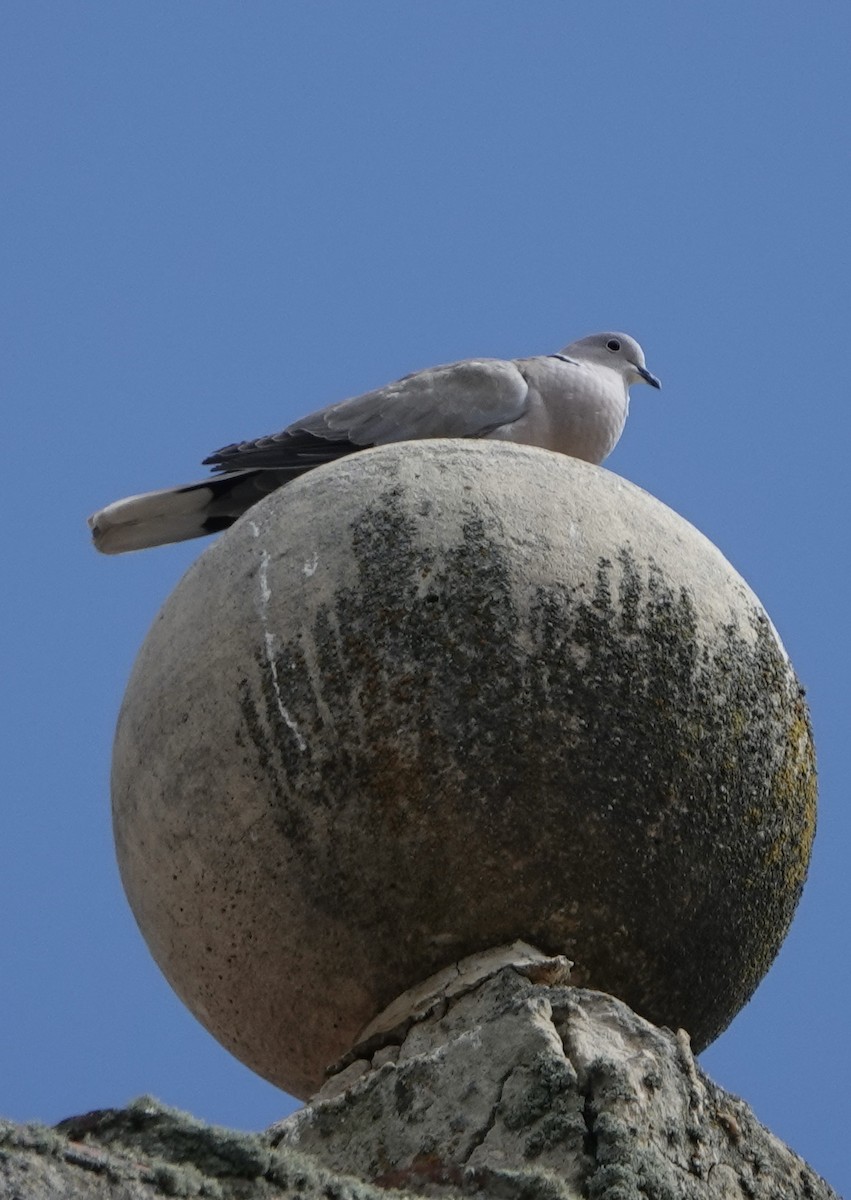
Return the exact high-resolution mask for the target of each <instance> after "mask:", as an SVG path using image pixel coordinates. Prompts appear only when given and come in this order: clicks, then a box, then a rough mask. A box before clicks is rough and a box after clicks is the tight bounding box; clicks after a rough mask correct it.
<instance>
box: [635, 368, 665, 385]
mask: <svg viewBox="0 0 851 1200" xmlns="http://www.w3.org/2000/svg"><path fill="white" fill-rule="evenodd" d="M635 369H636V371H637V372H638V374H639V375H640V376H641V378H642V379H643V380H644V382H645V383H649V384H650V386H651V387H655V388H660V387H661V386H662V384H661V383H660V382H659V380H658V379H657V378H656V376H655V375H651V374H650V372H649V371H648V370H647V368H646V367H636V368H635Z"/></svg>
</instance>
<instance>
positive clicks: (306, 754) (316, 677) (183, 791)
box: [112, 440, 815, 1119]
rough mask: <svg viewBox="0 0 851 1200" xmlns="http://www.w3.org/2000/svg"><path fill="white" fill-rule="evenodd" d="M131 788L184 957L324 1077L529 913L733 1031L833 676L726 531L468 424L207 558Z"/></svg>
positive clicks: (802, 810) (279, 1056) (711, 1024)
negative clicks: (816, 716)
mask: <svg viewBox="0 0 851 1200" xmlns="http://www.w3.org/2000/svg"><path fill="white" fill-rule="evenodd" d="M112 794H113V814H114V827H115V838H116V847H117V852H118V860H119V865H120V869H121V875H122V880H123V882H124V887H125V889H126V892H127V895H128V897H129V900H130V903H131V906H132V908H133V912H134V914H135V916H136V919H137V921H138V923H139V926H140V929H141V931H142V933H143V935H144V937H145V939H146V941H147V943H148V945H149V947H150V949H151V951H152V953H153V955H154V957H155V959H156V961H157V962H158V963H159V965H160V967H161V968H162V970H163V971H164V973H165V975H166V976H167V978H168V980H169V982H170V983H171V985H172V986H173V987H174V989H175V990H176V991H177V993H178V994H179V995H180V996H181V997H182V999H183V1000H184V1001H185V1002H186V1004H187V1005H188V1006H189V1007H190V1008H191V1009H192V1011H193V1012H194V1013H195V1015H196V1016H197V1017H198V1018H199V1020H201V1021H202V1022H203V1023H204V1025H205V1026H206V1027H207V1028H208V1029H209V1030H210V1031H211V1033H212V1034H213V1035H214V1036H215V1037H217V1038H218V1039H219V1040H220V1041H221V1042H222V1043H223V1044H224V1045H225V1046H227V1047H228V1048H229V1049H230V1050H231V1051H232V1052H233V1053H234V1054H235V1055H236V1056H237V1057H238V1058H240V1059H242V1061H243V1062H245V1063H246V1064H248V1065H249V1066H250V1067H252V1068H253V1069H254V1070H255V1071H257V1072H259V1073H260V1074H261V1075H264V1076H265V1077H266V1078H268V1079H270V1080H272V1081H273V1082H275V1083H277V1084H279V1085H280V1086H282V1087H284V1088H286V1089H287V1090H288V1091H290V1092H292V1093H294V1094H295V1095H298V1096H301V1097H305V1096H309V1095H312V1094H313V1093H314V1092H315V1091H316V1090H317V1089H318V1088H319V1087H320V1086H321V1084H322V1082H323V1079H324V1074H325V1069H326V1067H327V1066H328V1064H329V1063H333V1062H335V1061H337V1060H338V1059H340V1058H341V1057H342V1056H343V1055H344V1054H345V1053H346V1052H347V1051H348V1050H349V1049H350V1047H351V1046H352V1044H353V1042H354V1041H355V1040H356V1039H357V1037H358V1035H359V1032H360V1030H361V1029H362V1028H363V1027H364V1026H365V1025H366V1024H367V1023H368V1022H370V1021H371V1020H372V1019H373V1018H374V1017H375V1015H376V1013H378V1012H380V1011H381V1010H382V1009H384V1008H385V1007H386V1006H387V1005H388V1004H390V1003H391V1002H392V1001H393V1000H394V998H395V997H397V996H399V995H400V994H401V993H402V992H404V991H406V990H407V989H409V988H411V987H413V986H414V985H416V984H418V983H419V982H420V981H421V980H423V979H426V978H427V977H429V976H431V975H432V974H433V973H434V972H436V971H439V970H441V969H442V968H445V967H447V966H448V965H449V964H452V963H454V962H456V961H457V960H459V959H462V958H464V957H466V956H468V955H471V954H475V953H477V952H482V951H486V950H488V949H489V948H490V947H493V946H500V945H504V944H506V943H511V942H513V941H515V940H517V939H523V940H525V941H527V942H529V943H531V944H532V945H534V946H536V947H538V948H539V949H540V950H541V951H542V952H544V953H545V954H548V955H565V956H567V957H568V958H570V959H571V960H572V961H574V962H575V964H576V967H575V971H574V975H573V977H572V979H573V982H576V983H578V982H582V983H585V984H587V985H588V986H589V987H593V988H595V989H598V990H600V991H604V992H609V993H611V994H613V995H616V996H619V997H620V998H621V999H623V1000H624V1001H625V1002H626V1003H628V1004H629V1005H630V1006H631V1007H632V1008H633V1009H635V1010H636V1011H637V1012H639V1013H641V1015H642V1016H644V1017H645V1018H647V1019H648V1020H651V1021H653V1022H654V1023H656V1024H662V1025H670V1026H672V1027H678V1026H682V1027H684V1028H686V1029H688V1030H689V1032H690V1034H691V1036H692V1039H693V1041H694V1044H695V1045H696V1046H697V1047H698V1048H700V1047H703V1046H705V1045H706V1044H707V1043H708V1042H709V1041H710V1040H711V1039H712V1038H713V1037H715V1036H716V1035H717V1034H718V1033H719V1032H720V1030H722V1029H723V1028H724V1027H725V1026H726V1024H727V1023H728V1022H729V1021H730V1020H731V1019H732V1017H733V1016H734V1015H735V1013H736V1012H737V1011H738V1010H739V1008H740V1007H741V1006H742V1005H743V1004H744V1002H745V1001H746V1000H747V999H748V997H749V996H750V995H751V993H752V992H753V990H754V988H755V987H756V985H757V983H758V982H759V980H760V979H761V978H762V976H763V974H764V973H765V971H766V970H767V969H768V966H769V964H770V963H771V961H772V959H773V957H774V955H775V954H776V952H777V950H778V948H779V946H780V944H781V942H782V939H783V937H784V935H785V933H786V930H787V928H788V926H789V922H790V920H791V918H792V914H793V912H794V909H795V906H796V903H797V901H798V898H799V895H800V892H801V888H802V885H803V881H804V877H805V874H806V868H807V863H808V859H809V853H810V845H811V841H812V834H813V829H814V821H815V774H814V766H813V752H812V743H811V738H810V730H809V724H808V717H807V710H806V706H805V704H804V701H803V698H802V694H801V690H800V688H799V685H798V683H797V680H796V678H795V674H794V671H793V669H792V667H791V665H790V663H789V660H788V658H787V656H786V653H785V651H784V649H783V647H782V645H781V643H780V641H779V639H778V636H777V633H776V631H775V630H774V628H773V626H772V624H771V622H770V620H769V619H768V617H767V616H766V614H765V612H764V610H763V608H762V606H761V605H760V603H759V601H758V600H757V598H756V597H755V596H754V594H753V592H752V591H751V590H750V589H749V588H748V587H747V585H746V584H745V583H744V581H743V580H742V579H741V578H740V577H739V576H738V575H737V574H736V572H735V571H734V570H733V569H732V567H731V566H730V565H729V563H727V562H726V560H725V559H724V558H723V556H722V555H721V554H720V553H719V551H718V550H717V549H716V548H715V547H714V546H712V545H711V544H710V543H709V542H708V541H707V540H706V539H705V538H704V537H703V536H702V535H701V534H700V533H698V532H697V531H696V530H695V529H694V528H693V527H692V526H690V525H689V524H688V523H687V522H686V521H684V520H682V518H680V517H679V516H677V515H676V514H675V513H673V512H671V511H670V509H668V508H666V507H665V506H664V505H662V504H660V503H659V502H658V501H657V500H655V499H653V497H651V496H649V495H648V494H647V493H646V492H643V491H642V490H641V489H639V488H636V487H634V486H632V485H630V484H629V483H627V482H625V481H624V480H622V479H620V478H618V477H617V476H616V475H613V474H611V473H610V472H608V471H605V470H603V469H601V468H598V467H593V466H590V465H589V464H587V463H582V462H578V461H577V460H574V459H569V458H566V457H564V456H560V455H556V454H550V453H548V452H546V451H543V450H536V449H534V448H532V447H525V446H510V445H507V444H498V443H483V442H465V441H451V440H449V441H444V442H441V441H423V442H415V443H407V444H404V445H395V446H386V447H381V448H379V449H376V450H370V451H365V452H364V453H362V454H357V455H353V456H351V457H349V458H346V459H344V460H342V461H341V462H338V463H335V464H333V465H329V466H327V467H323V468H321V469H318V470H316V471H312V472H310V473H309V474H307V475H305V476H304V477H302V478H300V479H297V480H296V481H295V482H293V483H292V484H290V485H288V486H287V487H285V488H282V489H280V490H279V491H277V492H276V493H275V494H274V495H272V496H270V497H268V499H266V500H265V501H263V502H262V503H261V504H259V505H258V506H257V507H256V508H253V509H252V510H251V512H250V513H247V514H246V516H245V517H244V518H243V519H242V520H240V521H239V522H237V524H236V525H234V526H233V528H232V529H230V530H228V531H227V532H226V533H225V534H224V535H223V536H222V537H221V538H219V539H218V540H217V541H216V542H215V543H214V544H212V545H211V546H210V547H209V548H208V549H207V550H206V551H205V552H204V553H203V554H202V555H201V556H200V558H199V559H198V560H197V561H196V562H195V564H194V565H193V566H192V567H191V569H190V570H189V572H188V573H187V575H186V576H185V577H184V579H183V580H182V581H181V583H180V584H179V586H178V587H177V589H176V590H175V591H174V593H173V594H172V596H171V597H170V598H169V599H168V601H167V602H166V604H165V605H164V607H163V609H162V610H161V612H160V614H159V616H158V617H157V619H156V621H155V623H154V626H153V628H152V629H151V631H150V633H149V635H148V637H147V639H146V641H145V644H144V646H143V647H142V650H141V652H140V654H139V657H138V660H137V662H136V665H135V667H134V670H133V674H132V677H131V680H130V682H129V685H128V688H127V692H126V696H125V699H124V704H123V706H122V711H121V716H120V719H119V724H118V730H117V733H116V740H115V752H114V759H113V786H112ZM456 1115H457V1114H456ZM458 1119H460V1117H459V1118H458Z"/></svg>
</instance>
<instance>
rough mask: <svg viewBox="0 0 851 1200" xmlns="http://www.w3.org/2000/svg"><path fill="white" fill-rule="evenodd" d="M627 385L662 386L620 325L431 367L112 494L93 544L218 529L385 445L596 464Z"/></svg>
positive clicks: (113, 547) (133, 546)
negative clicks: (445, 446)
mask: <svg viewBox="0 0 851 1200" xmlns="http://www.w3.org/2000/svg"><path fill="white" fill-rule="evenodd" d="M634 383H648V384H650V385H651V387H654V388H658V387H660V386H661V384H660V382H659V380H658V379H657V378H656V376H655V375H652V374H651V373H650V371H648V369H647V367H646V365H645V361H644V351H643V350H642V349H641V347H640V346H639V344H638V342H637V341H635V339H634V338H632V337H630V336H629V335H628V334H626V333H596V334H592V335H590V336H589V337H584V338H580V339H579V341H576V342H571V343H570V345H568V346H565V348H564V349H563V350H559V351H558V352H557V353H555V354H543V355H537V356H535V357H533V358H516V359H497V358H471V359H464V360H462V361H460V362H454V363H448V364H446V365H445V366H438V367H429V368H427V369H426V370H423V371H416V372H414V374H412V375H405V376H404V377H403V378H402V379H399V380H397V381H396V382H395V383H388V384H387V385H386V386H385V387H381V388H378V389H376V390H375V391H371V392H365V393H364V394H363V395H360V396H353V397H351V398H350V399H348V400H342V401H340V402H339V403H336V404H330V405H328V406H327V407H326V408H320V409H318V410H317V411H316V412H313V413H311V414H310V415H309V416H306V417H302V418H301V419H300V420H297V421H293V423H292V424H291V425H288V426H287V427H286V429H283V430H282V431H281V432H280V433H275V434H272V435H270V436H268V437H261V438H257V439H256V440H254V441H246V442H234V443H232V444H231V445H229V446H224V447H223V448H222V449H221V450H216V451H215V453H213V454H211V455H210V456H209V457H208V458H205V459H204V464H203V465H205V466H210V467H212V473H211V474H210V475H209V476H208V477H207V478H206V479H204V480H202V481H200V482H197V483H189V484H185V485H183V486H180V487H172V488H165V489H162V490H160V491H155V492H146V493H144V494H143V495H139V496H129V497H127V498H126V499H124V500H116V501H115V502H114V503H113V504H109V505H107V507H106V508H103V509H101V510H100V511H99V512H96V513H94V514H93V515H92V516H91V517H89V526H90V528H91V531H92V537H93V540H94V544H95V546H96V547H97V549H98V550H100V551H102V552H103V553H104V554H123V553H125V552H126V551H129V550H144V549H147V548H149V547H152V546H162V545H166V544H168V543H171V542H182V541H186V540H187V539H189V538H196V537H203V536H204V535H205V534H211V533H218V532H219V531H221V530H223V529H227V528H228V526H230V525H232V524H233V523H234V521H236V520H237V519H238V518H239V517H240V516H242V514H243V513H245V512H247V511H248V510H249V509H250V508H252V507H253V505H255V504H257V502H258V501H260V500H262V499H263V497H264V496H266V495H268V494H269V493H270V492H273V491H275V490H276V489H277V488H279V487H283V486H285V485H286V484H287V483H289V482H290V480H292V479H295V478H296V477H297V476H299V475H302V474H304V472H306V471H312V470H314V469H317V468H320V467H321V466H322V465H323V464H325V463H331V462H333V461H334V460H335V459H338V458H341V457H342V456H343V455H346V454H354V453H356V452H357V451H359V450H365V449H368V448H369V447H372V446H384V445H388V444H389V443H391V442H405V441H412V440H416V439H420V438H488V439H492V440H495V441H506V442H517V443H522V444H524V445H528V446H539V447H541V448H542V449H544V450H553V451H556V452H557V453H560V454H567V455H570V456H572V457H574V458H580V459H584V460H585V461H586V462H590V463H597V464H599V463H601V462H602V461H603V460H604V459H605V458H606V457H607V455H608V454H610V453H611V451H612V450H613V449H614V447H615V445H616V443H617V441H618V439H619V438H620V436H621V433H622V432H623V427H624V424H625V422H626V417H627V412H628V410H629V389H630V385H631V384H634Z"/></svg>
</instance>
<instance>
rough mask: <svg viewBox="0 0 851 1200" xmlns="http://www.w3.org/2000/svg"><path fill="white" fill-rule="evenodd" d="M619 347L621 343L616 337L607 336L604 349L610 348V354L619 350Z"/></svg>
mask: <svg viewBox="0 0 851 1200" xmlns="http://www.w3.org/2000/svg"><path fill="white" fill-rule="evenodd" d="M620 348H621V344H620V342H619V341H618V339H617V338H609V340H608V341H607V342H606V349H607V350H611V352H612V354H614V353H615V352H616V351H617V350H620Z"/></svg>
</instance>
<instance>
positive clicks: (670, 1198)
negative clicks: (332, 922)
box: [271, 968, 832, 1200]
mask: <svg viewBox="0 0 851 1200" xmlns="http://www.w3.org/2000/svg"><path fill="white" fill-rule="evenodd" d="M271 1132H272V1134H273V1138H274V1141H275V1144H276V1145H278V1146H281V1145H287V1146H289V1147H291V1148H294V1149H298V1150H301V1151H303V1152H305V1153H307V1154H309V1155H311V1156H315V1157H316V1158H317V1159H318V1160H319V1161H320V1162H321V1163H323V1164H324V1165H325V1166H327V1167H330V1168H331V1169H333V1170H335V1171H345V1172H348V1173H350V1174H354V1175H356V1176H358V1177H359V1178H361V1179H363V1180H366V1181H370V1182H373V1183H379V1184H381V1185H382V1186H385V1187H406V1188H411V1189H412V1190H420V1189H423V1190H424V1189H425V1188H426V1187H428V1189H429V1190H430V1191H431V1192H432V1193H433V1194H434V1193H437V1192H440V1191H444V1190H447V1191H452V1190H456V1189H461V1190H465V1191H481V1192H482V1193H484V1194H487V1195H493V1196H504V1197H508V1196H517V1197H520V1196H544V1195H551V1196H569V1197H575V1198H577V1200H578V1198H579V1197H591V1198H595V1200H603V1198H606V1200H609V1198H611V1200H640V1198H653V1200H656V1198H658V1200H674V1198H682V1200H743V1198H744V1197H747V1198H748V1200H776V1198H777V1197H781V1196H782V1197H783V1198H784V1200H796V1198H798V1197H800V1198H801V1200H803V1198H804V1197H806V1198H807V1200H814V1198H815V1197H821V1198H823V1200H826V1198H827V1197H829V1196H831V1195H832V1193H831V1190H830V1188H829V1187H828V1186H827V1184H825V1182H824V1181H823V1180H822V1179H820V1178H819V1177H818V1176H817V1175H816V1174H815V1173H814V1172H813V1171H812V1170H811V1169H810V1168H809V1167H808V1166H807V1164H806V1163H805V1162H803V1161H802V1160H801V1159H800V1158H798V1156H797V1155H795V1154H793V1153H792V1151H791V1150H789V1149H788V1147H786V1146H784V1145H783V1144H782V1143H781V1142H780V1141H778V1139H777V1138H775V1137H774V1136H773V1135H772V1134H771V1133H769V1132H768V1130H766V1129H765V1128H764V1127H762V1126H761V1125H760V1124H759V1123H758V1122H757V1121H756V1119H755V1118H754V1116H753V1113H752V1112H751V1111H750V1109H749V1108H748V1106H747V1105H746V1104H744V1103H743V1102H742V1101H741V1100H739V1099H737V1098H736V1097H735V1096H731V1095H729V1094H728V1093H726V1092H724V1091H722V1089H721V1088H719V1087H717V1086H716V1085H715V1084H713V1083H712V1081H711V1080H710V1079H708V1078H707V1077H706V1076H705V1075H704V1074H703V1073H702V1072H701V1071H700V1070H699V1069H698V1068H697V1066H696V1065H695V1062H694V1059H693V1057H692V1054H691V1048H690V1045H689V1041H688V1036H687V1035H686V1034H685V1033H682V1032H680V1033H678V1034H674V1033H671V1032H670V1031H669V1030H660V1029H656V1028H655V1027H653V1026H652V1025H650V1024H648V1022H646V1021H644V1020H642V1018H641V1017H639V1016H637V1015H636V1014H635V1013H633V1012H631V1011H630V1010H629V1009H628V1008H627V1007H626V1005H624V1004H622V1003H621V1002H620V1001H618V1000H615V999H613V998H612V997H610V996H605V995H602V994H601V993H599V992H592V991H588V990H586V989H578V988H571V987H566V986H557V987H551V986H547V985H545V984H540V983H537V984H536V983H535V982H533V981H532V980H530V979H528V978H527V977H526V976H524V975H522V974H520V973H519V972H517V971H515V970H514V969H513V968H506V969H504V970H503V971H502V972H500V973H499V974H498V975H496V976H493V977H490V978H488V979H486V980H485V981H484V982H481V983H479V984H477V985H473V987H471V989H470V990H469V991H467V992H464V993H460V994H457V995H455V996H454V997H452V998H450V999H447V1001H446V1002H445V1003H444V1005H443V1006H442V1007H441V1008H439V1009H438V1010H436V1011H433V1012H430V1013H429V1014H427V1015H424V1016H423V1017H422V1019H421V1020H419V1021H417V1022H415V1023H414V1024H413V1025H412V1026H410V1028H409V1029H408V1031H407V1033H405V1034H404V1035H403V1036H402V1037H401V1040H400V1041H399V1043H398V1045H397V1056H396V1059H395V1062H388V1061H387V1060H386V1058H385V1057H384V1056H383V1055H382V1054H381V1050H380V1049H378V1050H376V1052H375V1055H374V1057H373V1063H372V1069H371V1070H365V1071H364V1072H363V1073H362V1074H361V1076H360V1078H359V1079H358V1080H357V1081H356V1082H354V1083H352V1084H351V1085H350V1086H349V1088H348V1090H346V1091H345V1092H344V1093H343V1094H342V1095H340V1096H338V1097H336V1098H334V1099H329V1100H321V1101H316V1102H314V1103H313V1104H311V1105H309V1106H308V1107H307V1108H304V1109H302V1110H301V1111H300V1112H298V1113H294V1114H293V1115H292V1116H291V1117H288V1118H287V1119H286V1120H284V1121H282V1122H280V1124H279V1125H278V1126H277V1127H275V1128H274V1129H273V1130H272V1131H271Z"/></svg>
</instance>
